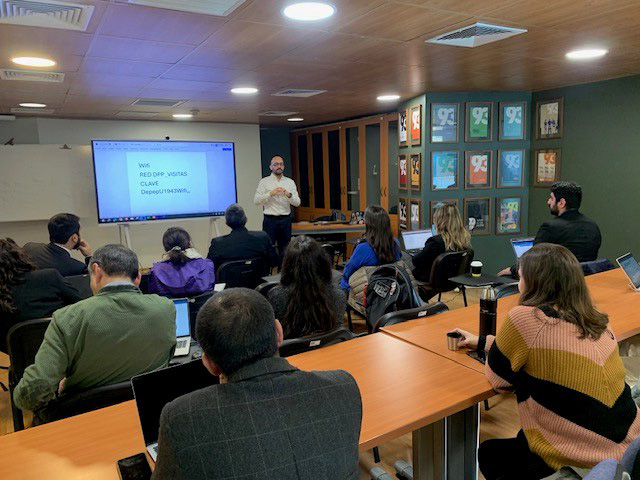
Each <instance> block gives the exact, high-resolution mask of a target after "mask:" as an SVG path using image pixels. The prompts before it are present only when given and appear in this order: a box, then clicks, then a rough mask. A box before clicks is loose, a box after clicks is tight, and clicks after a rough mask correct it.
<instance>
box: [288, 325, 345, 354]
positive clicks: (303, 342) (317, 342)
mask: <svg viewBox="0 0 640 480" xmlns="http://www.w3.org/2000/svg"><path fill="white" fill-rule="evenodd" d="M352 338H353V333H351V331H350V330H349V329H347V328H344V327H338V328H336V329H335V330H332V331H330V332H327V333H321V334H317V335H309V336H307V337H300V338H291V339H289V340H285V341H284V342H282V345H280V356H281V357H290V356H291V355H297V354H298V353H303V352H308V351H311V350H317V349H318V348H322V347H328V346H329V345H335V344H336V343H341V342H346V341H347V340H351V339H352Z"/></svg>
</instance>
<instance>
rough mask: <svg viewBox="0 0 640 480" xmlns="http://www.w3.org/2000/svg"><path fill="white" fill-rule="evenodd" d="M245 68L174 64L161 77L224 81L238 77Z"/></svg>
mask: <svg viewBox="0 0 640 480" xmlns="http://www.w3.org/2000/svg"><path fill="white" fill-rule="evenodd" d="M243 73H245V70H233V69H230V68H214V67H198V66H195V65H180V64H179V65H176V66H174V67H173V68H171V70H169V71H168V72H166V73H165V74H164V75H162V78H171V79H174V80H194V81H198V82H215V83H225V82H230V81H231V80H233V79H235V78H238V77H239V76H241V75H242V74H243Z"/></svg>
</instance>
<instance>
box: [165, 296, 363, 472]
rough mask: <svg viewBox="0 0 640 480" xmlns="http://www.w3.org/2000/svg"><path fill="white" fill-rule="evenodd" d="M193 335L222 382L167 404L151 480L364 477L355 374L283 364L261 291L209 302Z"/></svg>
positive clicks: (278, 334) (276, 328) (278, 330)
mask: <svg viewBox="0 0 640 480" xmlns="http://www.w3.org/2000/svg"><path fill="white" fill-rule="evenodd" d="M196 330H197V336H198V341H199V342H200V345H201V346H202V349H203V351H204V353H203V356H202V362H203V363H204V365H205V367H206V368H207V370H209V372H211V374H212V375H216V376H219V377H220V384H218V385H212V386H210V387H207V388H203V389H201V390H196V391H195V392H192V393H189V394H187V395H184V396H182V397H179V398H177V399H176V400H174V401H172V402H170V403H168V404H167V405H166V406H165V407H164V409H163V410H162V415H161V416H160V430H159V438H158V458H157V461H156V466H155V470H154V472H153V476H152V478H154V479H164V478H185V479H186V478H188V479H189V480H204V479H208V480H216V479H223V478H225V479H231V478H247V479H248V478H256V479H258V478H261V479H262V478H264V479H293V478H295V479H300V480H312V479H313V480H316V479H319V478H322V479H332V480H333V479H335V480H338V479H340V480H343V479H353V480H357V479H358V478H359V475H360V472H359V467H358V439H359V436H360V422H361V420H362V400H361V398H360V392H359V390H358V385H357V384H356V382H355V380H354V379H353V377H352V376H351V375H349V374H348V373H347V372H343V371H341V370H334V371H320V372H303V371H300V370H298V369H297V368H295V367H293V366H292V365H291V364H289V362H288V361H287V360H286V359H284V358H280V357H279V356H278V346H279V345H280V344H281V343H282V326H281V325H280V322H278V320H276V319H275V318H274V315H273V310H272V308H271V305H269V302H268V301H267V300H266V299H265V298H264V297H263V296H262V295H260V294H259V293H258V292H256V291H255V290H249V289H246V288H231V289H228V290H225V291H223V292H220V293H218V294H216V295H214V296H213V297H211V298H210V299H209V300H208V301H207V303H206V304H205V305H204V306H203V307H202V309H201V310H200V311H199V312H198V319H197V327H196ZM194 459H197V461H194Z"/></svg>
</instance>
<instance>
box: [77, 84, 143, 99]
mask: <svg viewBox="0 0 640 480" xmlns="http://www.w3.org/2000/svg"><path fill="white" fill-rule="evenodd" d="M139 91H140V88H139V87H114V86H106V85H90V84H76V83H74V84H73V85H71V88H70V89H69V93H71V94H73V95H86V96H94V95H95V96H105V97H122V96H127V97H135V96H136V95H137V94H138V92H139Z"/></svg>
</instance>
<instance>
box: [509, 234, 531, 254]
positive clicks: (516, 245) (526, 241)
mask: <svg viewBox="0 0 640 480" xmlns="http://www.w3.org/2000/svg"><path fill="white" fill-rule="evenodd" d="M534 240H535V237H526V238H512V239H511V247H512V248H513V253H515V254H516V258H520V257H521V256H522V255H524V253H525V252H527V251H529V249H530V248H531V247H533V241H534Z"/></svg>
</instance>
